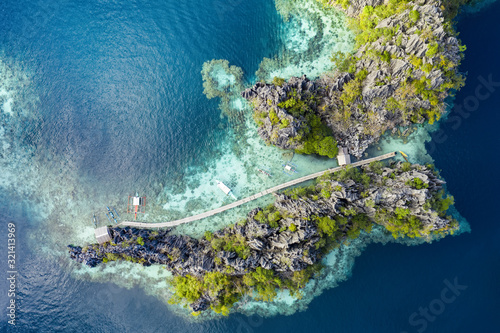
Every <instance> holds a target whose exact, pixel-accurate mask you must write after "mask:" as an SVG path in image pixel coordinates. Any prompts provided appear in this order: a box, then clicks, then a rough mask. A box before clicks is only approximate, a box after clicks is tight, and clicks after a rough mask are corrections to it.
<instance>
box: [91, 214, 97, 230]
mask: <svg viewBox="0 0 500 333" xmlns="http://www.w3.org/2000/svg"><path fill="white" fill-rule="evenodd" d="M92 223H94V226H95V227H96V228H97V217H95V214H94V216H93V217H92Z"/></svg>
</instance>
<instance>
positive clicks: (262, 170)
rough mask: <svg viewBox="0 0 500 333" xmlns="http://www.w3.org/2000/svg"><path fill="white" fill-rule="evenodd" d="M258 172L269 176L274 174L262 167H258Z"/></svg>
mask: <svg viewBox="0 0 500 333" xmlns="http://www.w3.org/2000/svg"><path fill="white" fill-rule="evenodd" d="M257 171H258V172H260V173H261V174H263V175H266V176H268V177H272V176H273V175H271V173H270V172H269V171H267V170H266V169H264V168H262V169H257Z"/></svg>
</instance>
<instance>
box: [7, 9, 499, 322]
mask: <svg viewBox="0 0 500 333" xmlns="http://www.w3.org/2000/svg"><path fill="white" fill-rule="evenodd" d="M44 8H45V9H44ZM273 8H274V4H273V3H272V1H269V0H256V1H252V2H242V1H224V2H222V1H218V0H214V1H206V2H205V1H202V2H196V1H182V2H174V1H127V4H124V3H122V2H103V1H88V2H85V3H78V2H76V1H64V2H60V4H58V5H46V4H44V2H42V1H40V2H37V1H24V2H22V3H20V2H17V1H11V0H7V1H3V2H2V4H0V31H1V32H2V33H1V34H0V49H2V50H3V52H5V54H6V55H7V56H9V57H11V58H14V59H18V60H20V61H23V63H24V65H25V66H26V67H29V68H32V69H33V70H34V72H35V76H34V77H35V84H36V87H37V91H38V92H39V96H40V99H41V106H40V110H39V111H40V113H41V115H42V118H43V124H42V128H43V135H42V137H41V139H40V141H39V142H38V146H39V147H40V148H39V149H38V152H37V153H38V154H40V155H43V156H45V155H46V154H48V153H47V151H49V152H51V153H52V154H57V156H64V158H67V159H71V160H72V161H73V162H74V163H75V165H76V166H77V168H78V170H79V173H80V174H81V177H82V178H84V179H86V180H87V181H89V182H95V183H96V184H98V183H103V182H104V183H105V184H109V183H113V182H118V181H120V180H121V179H123V178H124V177H125V178H126V179H129V180H130V181H134V182H140V181H141V179H142V178H141V175H143V174H145V173H147V174H148V175H150V176H149V178H148V179H146V180H145V182H149V181H152V180H154V179H155V175H160V174H162V173H165V172H180V171H181V170H182V169H183V167H184V166H185V165H186V164H189V163H201V161H202V160H203V159H204V158H206V156H205V155H203V154H204V153H206V152H207V151H211V150H213V149H216V147H217V140H219V139H220V136H222V134H223V132H222V130H220V127H219V124H220V123H221V122H222V123H223V124H224V120H221V119H220V117H219V110H217V105H216V102H213V101H207V100H206V98H205V96H203V94H202V86H201V75H200V73H199V72H200V70H201V66H202V64H203V62H204V61H207V60H211V59H213V58H225V59H228V60H229V61H230V62H231V63H232V64H234V65H237V66H240V67H242V68H243V69H244V70H245V72H246V73H247V74H248V73H250V74H251V73H253V72H254V71H255V70H256V69H257V66H258V63H259V62H260V60H261V59H262V57H264V56H271V55H272V54H274V53H275V50H276V49H278V48H279V45H277V39H276V38H275V37H273V36H274V34H276V32H277V30H278V28H279V26H278V25H279V18H278V17H277V14H276V13H275V11H274V9H273ZM499 15H500V4H499V3H496V4H494V5H492V6H491V7H488V8H487V9H485V10H483V11H482V12H480V13H478V14H473V15H465V16H464V17H462V19H461V21H460V23H459V25H458V30H459V31H460V38H461V39H462V40H463V42H464V43H465V44H466V45H467V47H468V50H467V52H466V58H465V59H464V61H463V64H462V67H461V68H462V70H463V71H464V72H465V71H466V72H468V80H467V85H466V87H465V88H463V89H462V90H461V91H460V92H459V93H458V94H457V97H456V100H455V105H460V104H462V103H463V102H464V101H468V102H470V101H472V100H473V99H471V98H472V97H471V96H474V95H475V93H476V88H477V87H478V85H479V84H480V82H481V81H480V80H479V79H478V78H479V77H480V76H481V77H483V78H486V79H487V78H488V76H490V75H491V78H492V79H493V81H496V82H500V66H498V65H497V62H498V59H500V58H499V56H500V38H499V36H498V34H496V33H495V32H497V31H499V29H500V22H499V20H498V17H499ZM492 89H493V88H492ZM483 91H484V90H483ZM498 105H500V87H496V88H495V91H493V92H491V94H490V96H489V97H488V98H486V99H485V100H482V101H480V104H479V106H478V108H477V110H475V111H473V112H470V115H469V116H468V118H467V119H462V122H461V124H460V125H457V124H458V123H457V121H458V120H456V118H451V117H453V116H458V117H463V115H462V116H461V115H459V114H458V113H456V112H455V113H452V114H451V115H450V119H455V120H454V121H453V122H451V121H450V122H449V123H443V124H442V125H441V128H442V131H443V133H442V135H441V136H439V137H436V138H435V140H434V141H433V142H432V143H430V144H429V145H428V148H429V150H430V151H431V155H432V156H433V158H434V159H435V162H436V166H437V167H438V168H439V169H441V170H442V176H443V177H444V178H445V179H446V180H447V182H448V190H449V191H450V192H451V193H452V194H453V195H454V196H455V201H456V207H457V209H458V210H459V211H460V212H461V213H462V215H463V216H464V217H465V218H466V219H467V220H468V221H469V223H470V224H471V227H472V233H470V234H464V235H461V236H459V237H448V238H446V239H444V240H442V241H440V242H438V243H434V244H430V245H422V246H417V247H406V246H402V245H396V244H389V245H385V246H382V245H370V246H369V247H368V248H367V250H366V251H365V252H364V253H363V254H362V255H361V257H359V258H358V259H357V261H356V266H355V268H354V270H353V274H352V277H351V278H350V279H349V280H348V281H346V282H344V283H342V284H341V285H340V286H339V287H337V288H335V289H332V290H329V291H327V292H325V293H324V294H323V295H321V296H320V297H318V298H316V299H315V300H314V301H313V302H312V303H311V304H310V306H309V309H308V310H307V311H305V312H300V313H297V314H295V315H293V316H290V317H285V316H278V317H274V318H270V319H262V318H258V317H250V318H248V317H244V316H242V315H232V316H230V317H229V318H223V319H220V320H217V321H211V322H206V323H203V324H191V323H187V322H186V321H184V320H183V319H181V318H179V317H176V316H175V315H173V314H171V313H170V312H169V311H168V310H167V308H166V307H165V306H164V305H163V304H162V303H161V302H160V301H159V300H157V299H156V298H154V297H149V296H146V295H144V293H143V292H142V291H141V290H140V289H133V290H125V289H121V288H118V287H115V286H114V285H113V284H111V283H109V284H96V283H90V282H82V281H76V280H74V279H72V278H71V277H70V276H69V275H68V274H67V273H66V272H65V270H64V269H61V267H60V265H66V264H65V263H64V262H62V263H58V262H52V261H49V260H47V259H43V258H41V256H40V255H39V254H37V253H34V252H33V251H31V250H30V249H29V248H27V247H26V246H24V247H23V244H27V241H26V237H27V235H25V234H24V233H23V231H26V232H28V231H29V230H31V229H28V227H27V225H29V224H31V223H34V222H33V220H34V217H33V216H31V215H30V214H29V213H28V212H29V207H27V206H26V205H12V204H9V202H8V201H7V200H8V194H6V193H2V196H1V201H0V220H1V222H2V228H4V225H5V224H6V223H7V222H8V221H15V222H16V225H17V228H18V231H17V235H18V244H19V248H18V258H17V261H18V271H19V276H18V278H19V280H18V298H17V300H18V305H19V308H18V313H17V314H18V322H17V325H16V327H15V329H14V330H11V331H16V332H164V331H172V332H191V331H200V332H286V331H295V332H401V331H407V332H417V331H418V330H419V329H422V330H420V331H421V332H423V331H425V332H497V331H498V328H497V327H498V323H497V319H496V318H497V314H498V313H499V310H500V284H499V282H498V281H500V245H499V242H498V237H499V236H500V226H499V223H498V222H500V221H499V218H498V213H497V209H496V207H497V205H498V203H497V200H498V199H499V196H498V192H497V187H498V185H499V184H500V182H499V181H500V179H499V178H500V177H499V175H498V173H497V172H496V164H497V163H499V162H500V157H499V155H498V154H497V152H498V144H499V136H498V130H497V127H498V125H497V124H498V123H499V122H500V116H499V114H498V113H497V112H498V111H499V107H498ZM445 136H446V139H445V140H443V139H442V138H443V137H445ZM142 143H147V144H142ZM68 147H69V149H68ZM193 152H195V153H193ZM196 152H197V153H196ZM44 158H46V157H44ZM198 159H199V161H198ZM127 177H129V178H127ZM0 235H1V236H0V244H6V235H5V234H4V230H2V232H0ZM0 246H3V245H0ZM1 251H2V253H3V251H4V250H3V249H2V250H1ZM5 261H6V258H5V257H4V256H2V257H1V258H0V265H1V266H0V267H1V268H0V280H1V281H2V282H1V283H0V286H1V292H2V296H1V297H0V300H1V303H0V305H1V307H2V311H0V315H1V317H0V325H1V326H0V329H1V330H2V331H6V330H7V329H8V325H7V323H6V316H5V306H6V303H5V302H6V296H5V293H4V290H6V287H7V285H6V284H5V269H4V267H6V262H5ZM455 279H457V281H458V284H460V285H465V286H466V287H467V289H465V290H462V291H460V294H459V295H458V296H456V298H455V299H454V300H453V301H450V303H449V304H445V303H440V301H439V300H440V299H442V292H443V290H444V288H445V287H446V284H445V282H444V281H445V280H448V281H450V282H453V281H454V280H455ZM444 295H445V297H451V296H453V294H450V293H445V294H444ZM443 299H444V298H443ZM440 304H445V306H444V308H439V305H440ZM429 305H432V306H434V307H435V308H434V311H435V313H438V314H437V315H433V314H432V313H431V314H430V316H431V317H429V319H427V320H424V319H423V318H424V317H423V316H422V315H420V314H417V315H414V317H413V319H414V321H415V322H416V324H415V325H411V323H410V322H409V318H410V316H412V314H413V313H414V312H417V313H418V312H419V308H420V307H429ZM436 306H437V308H436ZM424 322H425V323H426V327H425V330H424V324H423V323H424ZM9 329H10V328H9Z"/></svg>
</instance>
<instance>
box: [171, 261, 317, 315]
mask: <svg viewBox="0 0 500 333" xmlns="http://www.w3.org/2000/svg"><path fill="white" fill-rule="evenodd" d="M320 269H321V266H319V265H312V266H310V267H309V268H307V269H304V270H301V271H296V272H293V274H292V275H291V276H289V277H287V278H284V277H280V276H278V275H277V274H276V273H275V272H274V271H272V270H267V269H264V268H262V267H257V269H256V270H254V271H252V272H249V273H247V274H244V275H242V276H231V275H228V274H225V273H221V272H210V273H206V274H205V275H204V276H203V277H195V276H191V275H186V276H179V275H178V276H175V277H173V278H172V279H171V280H170V281H169V282H170V284H171V286H172V291H173V296H172V297H171V298H170V300H169V303H170V304H184V305H185V306H187V305H188V304H190V303H194V302H196V301H197V300H198V299H200V298H201V297H202V296H203V295H207V296H209V297H210V298H211V299H214V300H215V301H214V302H212V303H211V309H212V310H213V311H214V312H216V313H220V314H222V315H225V316H227V315H228V314H229V311H230V309H231V307H232V306H233V304H234V303H236V302H237V301H239V300H240V299H241V298H242V297H243V296H244V295H252V294H253V292H255V293H256V294H257V297H256V298H257V299H260V300H263V301H266V302H270V301H272V300H274V298H275V297H276V295H277V289H289V290H290V292H291V294H292V295H297V294H298V292H299V290H300V289H301V288H303V287H304V286H305V284H306V283H307V282H308V281H309V279H310V278H311V277H312V276H313V274H315V273H316V272H318V271H319V270H320ZM193 315H198V313H193Z"/></svg>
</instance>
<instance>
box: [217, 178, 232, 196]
mask: <svg viewBox="0 0 500 333" xmlns="http://www.w3.org/2000/svg"><path fill="white" fill-rule="evenodd" d="M216 182H217V187H218V188H219V189H221V191H222V192H224V193H225V194H226V195H230V196H231V197H233V199H235V200H236V197H235V196H234V194H233V191H232V190H231V189H230V188H229V187H227V186H226V185H225V184H224V183H223V182H221V181H220V180H216Z"/></svg>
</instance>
